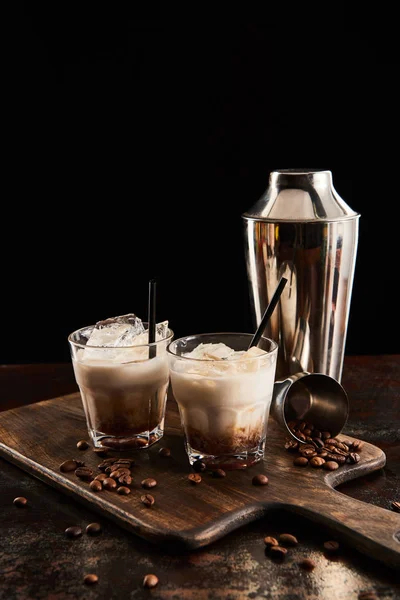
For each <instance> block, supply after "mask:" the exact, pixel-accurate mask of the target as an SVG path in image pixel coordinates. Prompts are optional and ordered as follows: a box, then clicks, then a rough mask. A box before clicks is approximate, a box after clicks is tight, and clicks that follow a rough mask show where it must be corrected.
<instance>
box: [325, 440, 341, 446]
mask: <svg viewBox="0 0 400 600" xmlns="http://www.w3.org/2000/svg"><path fill="white" fill-rule="evenodd" d="M338 444H339V442H338V441H337V439H336V438H329V439H328V440H326V442H325V446H335V447H336V446H337V445H338Z"/></svg>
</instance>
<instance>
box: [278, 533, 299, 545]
mask: <svg viewBox="0 0 400 600" xmlns="http://www.w3.org/2000/svg"><path fill="white" fill-rule="evenodd" d="M279 543H280V544H283V545H284V546H297V544H298V543H299V542H298V541H297V538H296V537H295V536H294V535H292V534H290V533H281V535H280V536H279Z"/></svg>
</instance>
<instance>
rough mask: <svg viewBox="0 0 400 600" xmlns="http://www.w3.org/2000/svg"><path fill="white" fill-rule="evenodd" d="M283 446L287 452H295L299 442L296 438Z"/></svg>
mask: <svg viewBox="0 0 400 600" xmlns="http://www.w3.org/2000/svg"><path fill="white" fill-rule="evenodd" d="M285 448H286V450H287V451H288V452H296V450H298V449H299V442H296V440H289V441H288V442H286V444H285Z"/></svg>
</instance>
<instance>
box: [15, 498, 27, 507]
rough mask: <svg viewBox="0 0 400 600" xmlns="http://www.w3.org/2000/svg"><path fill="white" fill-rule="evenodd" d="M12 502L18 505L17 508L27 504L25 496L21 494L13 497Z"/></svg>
mask: <svg viewBox="0 0 400 600" xmlns="http://www.w3.org/2000/svg"><path fill="white" fill-rule="evenodd" d="M13 504H14V505H15V506H18V508H23V507H24V506H26V505H27V504H28V500H27V499H26V498H24V497H23V496H17V498H14V500H13Z"/></svg>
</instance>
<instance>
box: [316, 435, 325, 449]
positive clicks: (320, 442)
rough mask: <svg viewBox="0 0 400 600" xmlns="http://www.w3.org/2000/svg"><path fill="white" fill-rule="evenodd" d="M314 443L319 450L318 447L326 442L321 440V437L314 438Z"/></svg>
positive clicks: (321, 446)
mask: <svg viewBox="0 0 400 600" xmlns="http://www.w3.org/2000/svg"><path fill="white" fill-rule="evenodd" d="M314 444H315V446H316V448H317V450H318V448H323V447H324V446H325V443H324V442H323V441H322V440H321V438H314Z"/></svg>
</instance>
